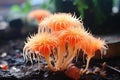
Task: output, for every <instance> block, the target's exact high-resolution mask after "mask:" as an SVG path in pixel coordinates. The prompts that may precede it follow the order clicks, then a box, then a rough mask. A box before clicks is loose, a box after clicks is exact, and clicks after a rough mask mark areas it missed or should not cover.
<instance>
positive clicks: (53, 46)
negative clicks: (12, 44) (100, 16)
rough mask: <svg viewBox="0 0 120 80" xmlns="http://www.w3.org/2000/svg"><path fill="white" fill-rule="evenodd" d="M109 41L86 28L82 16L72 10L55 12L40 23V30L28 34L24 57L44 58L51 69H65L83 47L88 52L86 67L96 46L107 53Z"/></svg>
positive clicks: (103, 52) (26, 58)
mask: <svg viewBox="0 0 120 80" xmlns="http://www.w3.org/2000/svg"><path fill="white" fill-rule="evenodd" d="M106 49H107V46H106V43H105V41H104V40H101V39H100V38H95V37H94V36H93V35H92V34H91V33H90V32H88V31H87V30H85V28H84V26H83V22H82V20H81V19H80V18H76V16H75V15H71V14H70V13H55V14H51V15H50V16H48V17H46V18H45V19H44V20H42V21H41V22H40V23H39V28H38V33H37V34H35V35H33V36H31V37H28V38H27V41H26V42H25V46H24V48H23V56H24V59H25V60H28V59H29V60H30V61H31V62H33V60H34V59H37V60H38V62H39V61H40V59H45V61H46V63H47V67H48V68H49V70H51V71H63V70H66V69H67V68H68V66H69V65H70V64H71V63H72V61H73V59H74V58H76V57H79V51H80V50H82V51H83V52H84V54H86V55H87V58H86V59H87V62H86V68H85V69H84V71H83V72H85V71H86V70H87V69H88V66H89V62H90V60H91V58H92V57H94V56H95V52H96V51H97V50H100V51H101V54H105V52H106Z"/></svg>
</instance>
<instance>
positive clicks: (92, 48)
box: [80, 34, 107, 72]
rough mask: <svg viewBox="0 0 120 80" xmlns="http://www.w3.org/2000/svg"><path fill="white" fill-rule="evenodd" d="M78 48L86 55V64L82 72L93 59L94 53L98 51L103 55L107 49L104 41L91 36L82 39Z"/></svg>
mask: <svg viewBox="0 0 120 80" xmlns="http://www.w3.org/2000/svg"><path fill="white" fill-rule="evenodd" d="M80 46H81V48H82V50H83V51H84V52H85V53H86V54H87V63H86V68H85V70H84V72H85V71H86V70H87V69H88V66H89V62H90V60H91V58H92V57H94V55H95V52H96V51H97V50H100V51H101V54H105V53H106V49H107V47H106V43H105V41H103V40H100V39H99V38H98V39H97V38H94V37H93V36H92V35H91V34H88V35H86V36H84V37H83V39H82V41H81V44H80Z"/></svg>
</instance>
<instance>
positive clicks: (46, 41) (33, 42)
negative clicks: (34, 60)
mask: <svg viewBox="0 0 120 80" xmlns="http://www.w3.org/2000/svg"><path fill="white" fill-rule="evenodd" d="M56 45H57V42H56V39H55V38H54V37H53V36H52V35H51V34H48V33H41V34H36V35H34V36H31V37H29V38H28V39H27V42H26V43H25V47H28V48H29V49H31V50H33V51H34V52H35V53H39V54H40V55H42V56H43V57H46V56H49V55H50V54H51V50H53V49H54V47H55V46H56Z"/></svg>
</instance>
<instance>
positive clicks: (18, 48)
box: [0, 38, 120, 80]
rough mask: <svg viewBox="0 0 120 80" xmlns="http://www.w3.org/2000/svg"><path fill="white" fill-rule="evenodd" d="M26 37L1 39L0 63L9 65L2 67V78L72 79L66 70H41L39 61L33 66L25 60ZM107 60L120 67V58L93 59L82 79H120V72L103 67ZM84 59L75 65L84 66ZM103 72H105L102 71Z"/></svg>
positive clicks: (0, 75)
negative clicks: (23, 49) (23, 52)
mask: <svg viewBox="0 0 120 80" xmlns="http://www.w3.org/2000/svg"><path fill="white" fill-rule="evenodd" d="M24 41H25V39H24V38H22V39H20V38H19V39H13V40H6V41H4V40H1V41H0V65H3V64H5V65H7V66H8V69H7V70H4V69H3V68H2V67H1V68H0V80H72V79H71V78H69V77H67V76H66V75H65V74H64V72H50V71H48V70H45V69H43V70H39V68H38V64H37V62H34V65H33V66H32V65H31V63H30V61H28V62H26V63H25V62H24V60H23V56H22V48H23V46H24ZM104 61H106V62H107V63H108V64H109V65H111V66H113V67H116V68H117V69H119V68H120V64H119V63H120V59H119V58H118V59H112V60H111V59H102V60H93V59H92V61H91V63H90V70H89V71H88V73H87V74H83V75H82V76H81V78H80V80H120V73H119V72H117V71H115V70H112V69H110V68H108V67H106V68H105V69H103V66H101V64H102V63H103V62H104ZM83 64H84V63H83V61H82V60H79V61H78V62H76V63H75V66H77V67H79V68H83V67H84V65H83ZM102 72H103V73H102Z"/></svg>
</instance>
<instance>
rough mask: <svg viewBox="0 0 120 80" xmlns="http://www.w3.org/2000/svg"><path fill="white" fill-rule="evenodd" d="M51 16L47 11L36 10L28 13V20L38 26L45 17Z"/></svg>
mask: <svg viewBox="0 0 120 80" xmlns="http://www.w3.org/2000/svg"><path fill="white" fill-rule="evenodd" d="M49 15H51V13H50V12H49V11H47V10H42V9H36V10H33V11H31V12H30V13H29V15H28V18H30V19H35V20H36V21H37V23H38V24H39V23H40V22H41V21H42V20H43V19H44V18H45V17H47V16H49Z"/></svg>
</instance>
